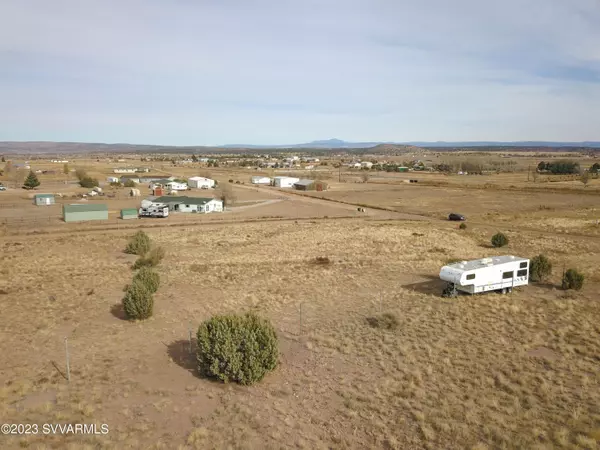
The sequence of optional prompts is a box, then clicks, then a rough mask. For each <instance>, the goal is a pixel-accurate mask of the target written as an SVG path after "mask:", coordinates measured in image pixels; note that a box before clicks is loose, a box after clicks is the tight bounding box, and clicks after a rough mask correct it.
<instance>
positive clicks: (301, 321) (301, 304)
mask: <svg viewBox="0 0 600 450" xmlns="http://www.w3.org/2000/svg"><path fill="white" fill-rule="evenodd" d="M300 336H302V303H300Z"/></svg>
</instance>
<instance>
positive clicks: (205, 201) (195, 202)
mask: <svg viewBox="0 0 600 450" xmlns="http://www.w3.org/2000/svg"><path fill="white" fill-rule="evenodd" d="M150 201H151V202H152V204H153V205H167V206H168V207H169V211H178V212H189V213H211V212H223V201H221V200H218V199H216V198H203V197H186V196H182V197H176V196H164V197H157V198H155V199H152V200H150Z"/></svg>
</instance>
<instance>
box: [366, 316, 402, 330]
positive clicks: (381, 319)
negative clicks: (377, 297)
mask: <svg viewBox="0 0 600 450" xmlns="http://www.w3.org/2000/svg"><path fill="white" fill-rule="evenodd" d="M367 323H368V324H369V325H371V326H372V327H373V328H383V329H384V330H394V329H396V328H397V327H398V318H397V317H396V316H395V315H393V314H392V313H383V314H381V315H380V316H374V317H368V318H367Z"/></svg>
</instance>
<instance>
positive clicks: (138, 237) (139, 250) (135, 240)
mask: <svg viewBox="0 0 600 450" xmlns="http://www.w3.org/2000/svg"><path fill="white" fill-rule="evenodd" d="M151 246H152V242H151V241H150V236H148V235H147V234H146V233H144V232H143V231H141V230H140V231H138V232H137V233H135V234H134V235H133V236H132V237H131V240H130V241H129V243H128V244H127V247H126V248H125V253H129V254H131V255H139V256H144V255H145V254H146V253H148V251H149V250H150V247H151Z"/></svg>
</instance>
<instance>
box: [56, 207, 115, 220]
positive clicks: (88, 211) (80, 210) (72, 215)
mask: <svg viewBox="0 0 600 450" xmlns="http://www.w3.org/2000/svg"><path fill="white" fill-rule="evenodd" d="M63 219H64V221H65V222H86V221H88V220H108V206H107V205H104V204H87V205H85V204H75V205H64V206H63Z"/></svg>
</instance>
